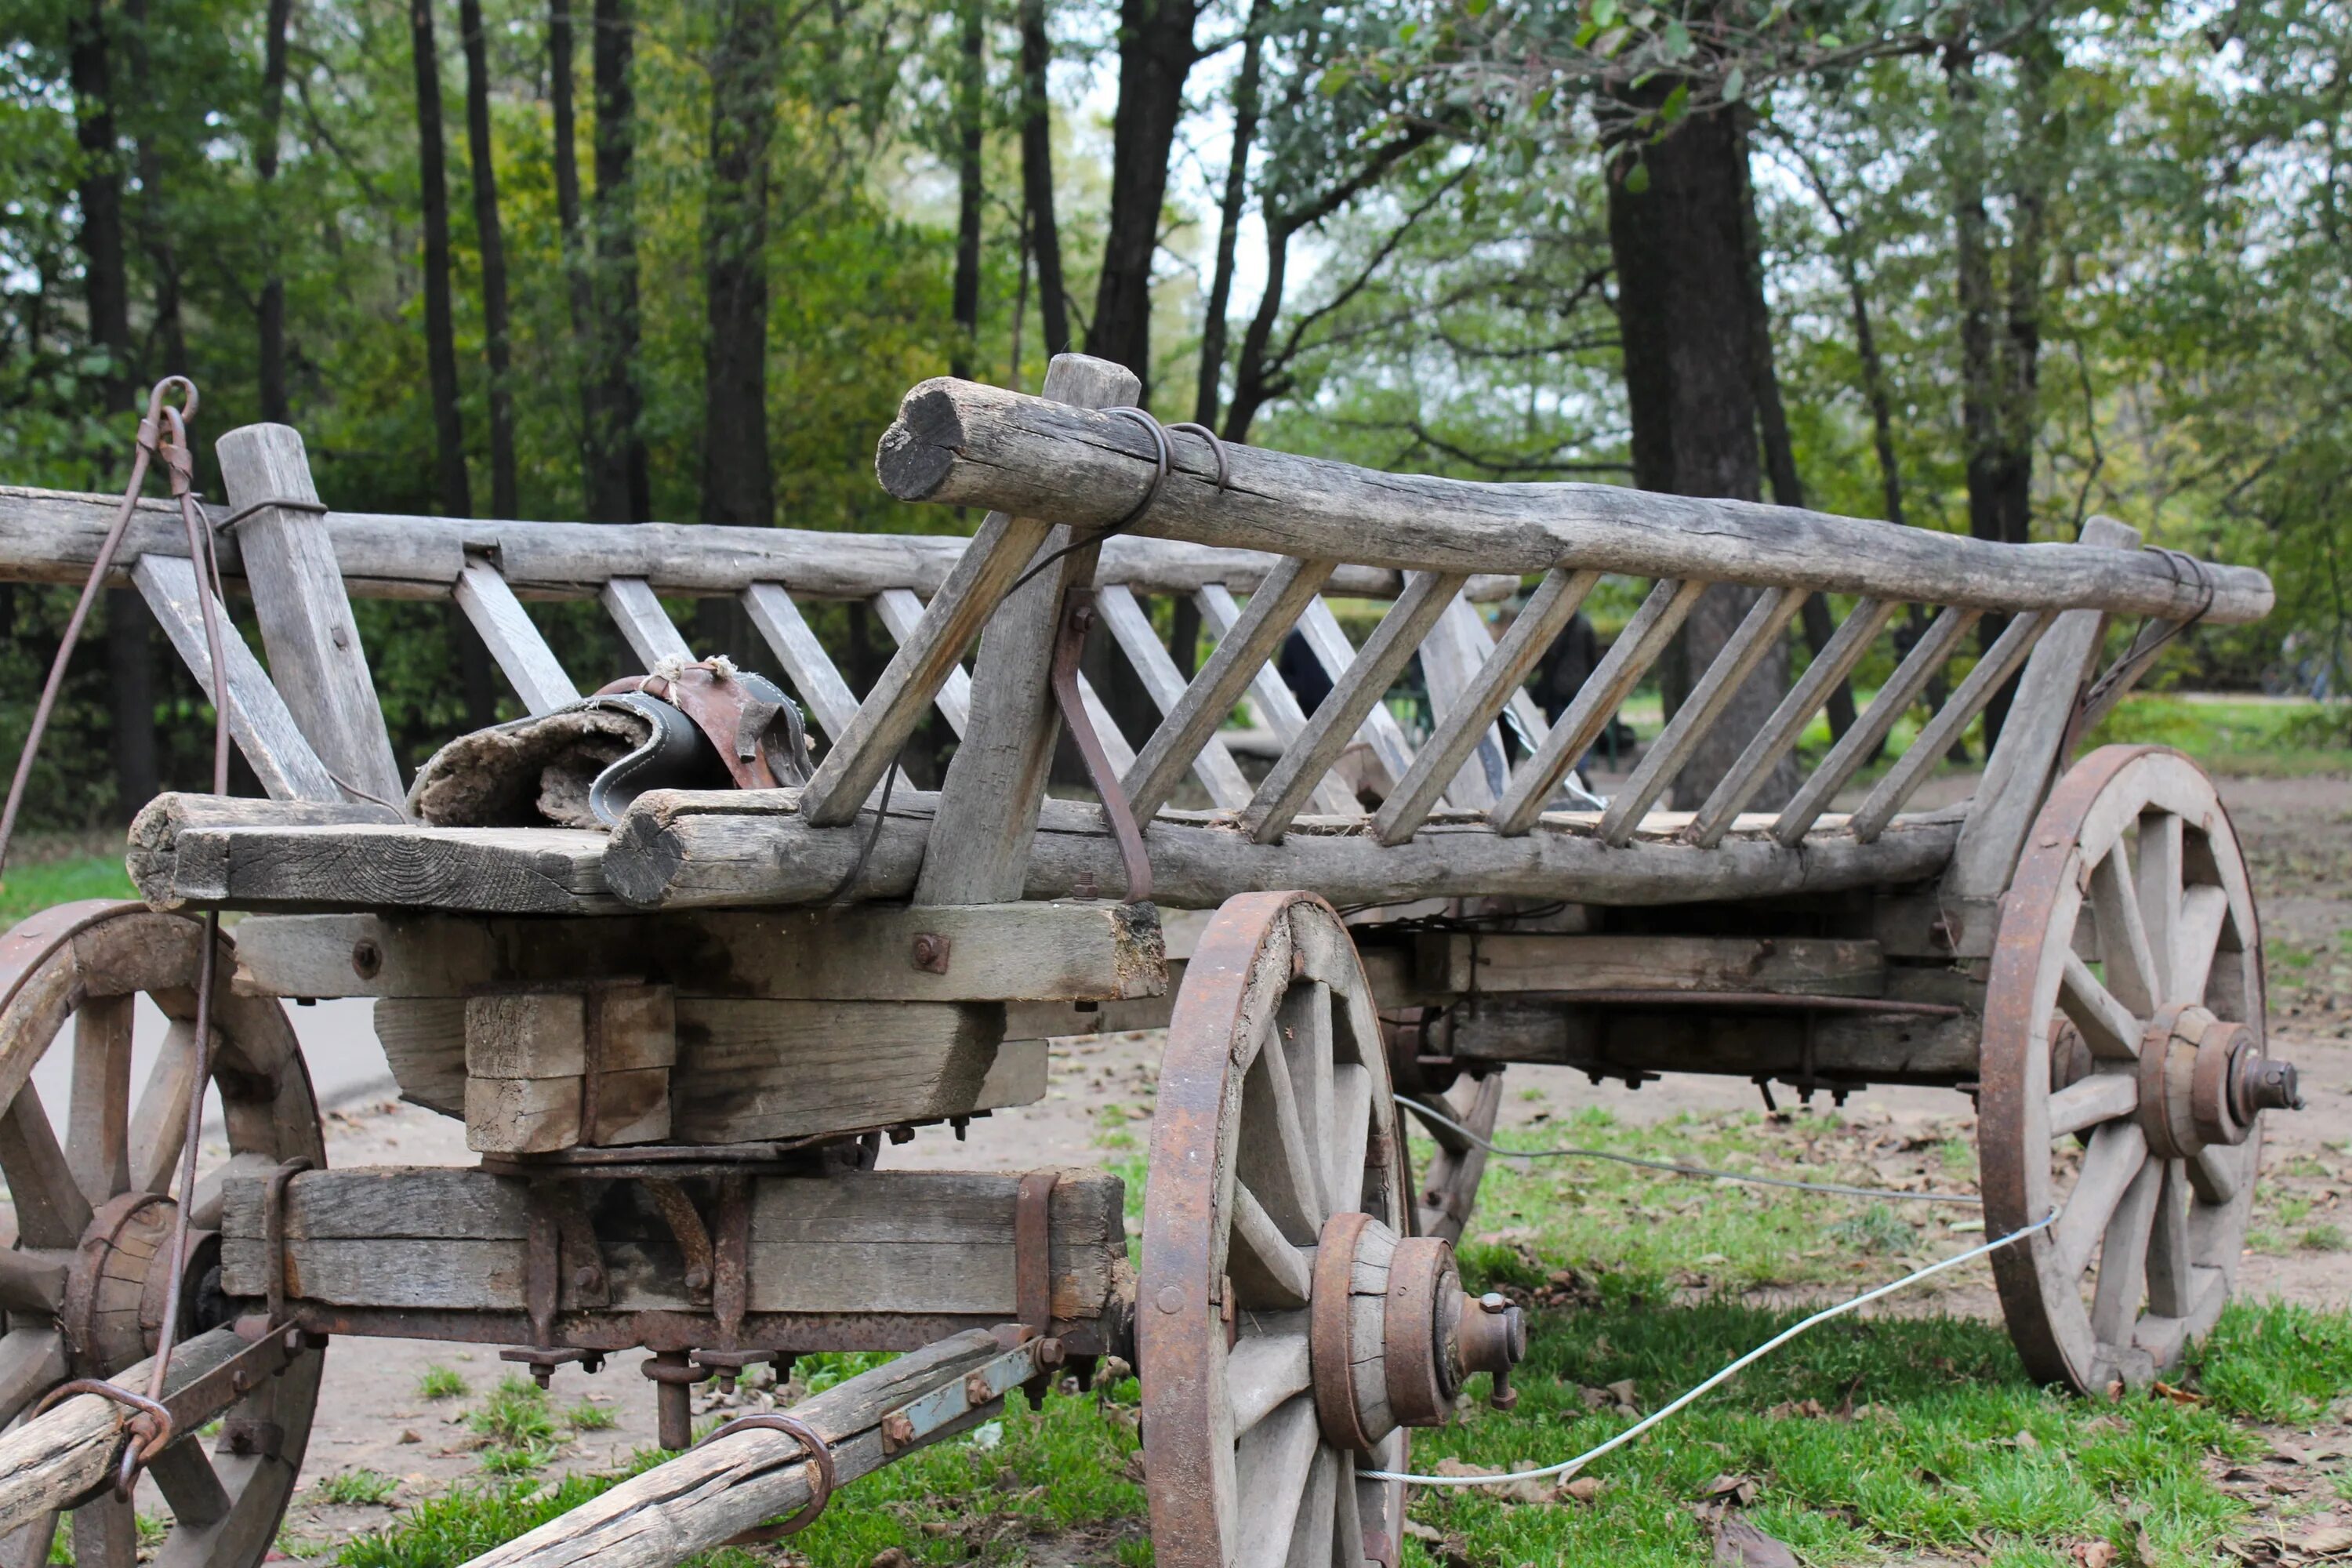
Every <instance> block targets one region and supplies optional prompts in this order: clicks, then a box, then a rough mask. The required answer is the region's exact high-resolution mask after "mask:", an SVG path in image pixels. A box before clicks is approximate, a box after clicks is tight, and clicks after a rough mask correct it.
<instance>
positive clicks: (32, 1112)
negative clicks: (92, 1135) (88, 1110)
mask: <svg viewBox="0 0 2352 1568" xmlns="http://www.w3.org/2000/svg"><path fill="white" fill-rule="evenodd" d="M0 1172H5V1173H6V1175H7V1177H8V1196H9V1199H10V1201H11V1202H13V1203H14V1204H15V1205H16V1235H17V1237H18V1239H20V1240H21V1241H23V1243H24V1244H25V1245H26V1246H27V1247H75V1246H79V1244H80V1242H81V1233H82V1231H83V1230H84V1229H85V1228H86V1227H87V1226H89V1214H90V1205H89V1199H88V1198H86V1197H84V1196H83V1195H82V1191H81V1185H80V1184H79V1183H78V1182H76V1181H75V1180H74V1173H73V1167H72V1166H71V1165H69V1164H68V1163H66V1156H65V1151H64V1150H62V1149H60V1148H58V1134H57V1129H55V1128H54V1127H52V1126H50V1125H49V1115H48V1112H47V1111H46V1110H43V1109H41V1097H40V1095H39V1094H38V1093H37V1091H36V1090H35V1089H34V1088H33V1086H32V1085H31V1084H29V1083H28V1084H26V1086H25V1087H24V1088H22V1089H18V1090H17V1091H16V1099H15V1100H11V1101H9V1104H8V1110H7V1112H6V1113H5V1115H0Z"/></svg>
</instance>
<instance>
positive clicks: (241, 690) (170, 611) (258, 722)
mask: <svg viewBox="0 0 2352 1568" xmlns="http://www.w3.org/2000/svg"><path fill="white" fill-rule="evenodd" d="M131 583H132V584H134V585H135V586H136V587H137V588H138V590H139V596H140V597H141V598H142V599H145V600H146V601H147V607H148V608H149V609H151V610H152V611H153V612H154V613H155V619H156V622H157V623H158V624H159V625H161V626H163V635H164V636H166V637H170V638H171V639H172V648H173V652H175V653H177V654H178V655H179V656H180V662H181V663H183V664H184V665H186V666H187V667H188V671H189V673H190V674H192V675H194V677H195V678H196V684H197V685H198V686H200V687H202V688H203V689H204V693H205V696H206V697H208V698H211V699H213V700H215V701H218V700H219V694H218V692H217V691H216V689H215V687H214V684H213V660H212V654H211V652H210V651H209V649H208V648H207V647H205V627H204V621H203V619H202V617H203V614H204V610H203V601H202V600H201V599H199V598H198V597H197V589H196V570H195V568H194V567H193V566H191V565H190V564H188V561H187V558H186V557H185V556H181V555H142V556H141V557H140V558H139V559H138V560H137V561H136V562H135V563H132V565H131ZM214 603H215V605H218V604H219V603H220V601H218V600H217V599H215V601H214ZM219 614H220V628H221V657H222V658H225V659H226V660H227V661H228V732H229V734H230V735H231V736H232V737H233V738H234V739H235V740H236V749H237V750H238V751H240V752H244V753H245V760H246V761H247V763H251V764H252V765H253V773H254V776H255V777H256V778H258V779H259V780H260V781H261V787H262V788H263V789H265V790H267V791H268V794H269V798H270V799H272V800H331V801H340V800H341V799H342V798H343V792H342V791H341V790H340V789H338V788H336V787H335V781H334V779H333V778H332V777H331V776H330V775H329V774H328V773H327V765H326V763H322V762H320V760H319V753H318V752H314V751H312V750H311V749H310V742H309V741H307V740H305V739H303V736H302V731H301V728H300V727H299V725H297V724H296V723H295V722H294V715H293V713H292V712H291V711H289V710H288V709H287V706H286V700H285V699H284V698H282V697H280V696H278V688H277V687H276V686H274V685H272V684H271V683H270V679H269V675H268V671H267V670H265V669H263V668H261V661H260V660H259V659H257V658H254V657H253V650H252V649H251V648H249V647H246V646H245V638H244V637H243V636H242V635H241V634H240V633H239V632H238V631H237V629H236V622H234V621H232V620H231V619H230V618H229V614H228V611H227V610H226V608H225V607H224V608H222V609H221V610H220V612H219Z"/></svg>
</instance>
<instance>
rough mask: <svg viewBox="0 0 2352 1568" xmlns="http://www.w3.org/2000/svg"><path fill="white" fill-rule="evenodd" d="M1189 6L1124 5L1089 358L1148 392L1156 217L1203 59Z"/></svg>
mask: <svg viewBox="0 0 2352 1568" xmlns="http://www.w3.org/2000/svg"><path fill="white" fill-rule="evenodd" d="M1199 15H1200V7H1199V6H1198V5H1195V4H1194V3H1193V0H1119V29H1118V109H1117V110H1116V111H1114V112H1113V114H1112V116H1111V164H1110V220H1109V225H1108V230H1107V232H1106V233H1105V235H1104V237H1103V265H1102V277H1101V279H1099V281H1098V282H1097V285H1096V288H1095V317H1094V320H1093V321H1092V322H1090V323H1089V324H1088V325H1087V353H1090V354H1094V355H1096V356H1097V357H1098V358H1101V359H1107V360H1112V361H1115V362H1116V363H1119V364H1123V365H1125V366H1127V368H1128V369H1129V370H1131V371H1133V372H1135V374H1137V375H1138V376H1139V377H1140V378H1141V379H1142V382H1143V385H1144V400H1145V401H1147V402H1149V401H1150V387H1151V262H1152V258H1154V257H1155V256H1157V255H1158V254H1159V250H1160V207H1161V206H1162V205H1164V204H1165V202H1166V201H1167V198H1168V159H1169V154H1170V153H1171V152H1172V151H1173V149H1174V147H1175V144H1176V123H1177V121H1179V120H1180V119H1181V118H1182V116H1183V112H1184V79H1185V78H1186V77H1187V76H1189V75H1191V74H1192V62H1193V61H1194V60H1195V59H1196V58H1199V56H1198V53H1197V51H1196V50H1195V49H1194V48H1193V47H1192V24H1193V22H1194V21H1195V20H1196V19H1197V17H1198V16H1199Z"/></svg>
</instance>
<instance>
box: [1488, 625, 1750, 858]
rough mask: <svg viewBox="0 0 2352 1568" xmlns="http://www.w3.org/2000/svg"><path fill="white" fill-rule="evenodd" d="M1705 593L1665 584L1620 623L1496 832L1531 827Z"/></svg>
mask: <svg viewBox="0 0 2352 1568" xmlns="http://www.w3.org/2000/svg"><path fill="white" fill-rule="evenodd" d="M1706 587H1707V585H1706V584H1705V583H1701V582H1696V581H1687V582H1685V581H1676V580H1675V579H1673V578H1666V579H1663V580H1661V581H1660V582H1659V584H1658V585H1657V586H1656V587H1654V588H1652V589H1651V590H1650V595H1649V597H1648V598H1646V599H1643V601H1642V607H1641V608H1640V609H1638V610H1636V611H1634V612H1633V619H1632V620H1630V621H1628V622H1626V623H1625V626H1624V629H1623V630H1622V631H1621V632H1619V633H1618V634H1617V640H1616V641H1615V642H1613V643H1612V644H1610V646H1609V651H1608V652H1607V653H1605V654H1602V655H1601V662H1600V663H1599V664H1597V665H1595V666H1594V667H1593V669H1592V673H1591V676H1589V677H1587V678H1586V679H1585V682H1584V684H1583V685H1582V686H1581V687H1580V688H1578V689H1577V693H1576V696H1575V697H1574V698H1573V699H1572V700H1570V702H1569V705H1568V710H1567V711H1565V712H1563V713H1562V714H1560V716H1559V723H1557V724H1555V725H1553V726H1552V727H1551V733H1550V734H1549V735H1546V736H1545V737H1544V743H1543V745H1542V746H1541V747H1540V748H1539V749H1538V751H1537V752H1536V754H1535V755H1534V756H1532V757H1530V758H1528V760H1527V761H1526V762H1524V763H1520V764H1519V771H1518V775H1517V777H1516V778H1514V779H1513V780H1512V781H1511V788H1510V793H1509V794H1508V795H1505V796H1504V797H1503V802H1502V804H1501V805H1498V806H1496V808H1495V812H1494V817H1495V826H1496V827H1497V828H1498V829H1499V830H1501V831H1502V832H1504V833H1507V834H1518V833H1525V832H1526V831H1528V827H1529V826H1532V825H1533V824H1534V822H1535V820H1536V818H1537V816H1538V815H1539V814H1540V813H1541V812H1542V811H1543V808H1544V805H1545V803H1546V802H1547V801H1549V800H1550V799H1551V795H1552V791H1553V790H1555V789H1557V788H1559V781H1560V779H1561V777H1562V776H1563V775H1565V774H1566V773H1567V772H1568V771H1569V770H1570V768H1572V767H1574V766H1575V765H1576V763H1577V762H1578V760H1579V759H1580V758H1581V757H1582V756H1583V755H1584V753H1585V752H1587V751H1588V750H1590V749H1591V745H1592V742H1595V741H1597V740H1599V739H1600V738H1601V731H1602V730H1603V729H1605V728H1606V727H1607V726H1608V724H1609V721H1611V720H1612V719H1614V718H1615V717H1616V716H1617V710H1618V709H1620V708H1622V707H1623V706H1624V704H1625V699H1626V698H1628V697H1630V696H1632V695H1633V688H1634V687H1635V686H1637V685H1639V684H1640V683H1641V679H1642V677H1643V674H1644V673H1646V672H1647V671H1648V669H1649V668H1650V666H1651V665H1653V664H1654V663H1656V662H1657V658H1658V656H1659V655H1660V654H1662V653H1664V651H1665V650H1666V645H1667V644H1668V643H1670V642H1672V641H1673V640H1674V637H1675V633H1676V632H1677V631H1680V630H1681V629H1682V624H1683V617H1684V616H1687V615H1689V614H1690V608H1691V606H1692V605H1695V604H1696V603H1698V596H1699V595H1701V594H1704V593H1705V592H1706Z"/></svg>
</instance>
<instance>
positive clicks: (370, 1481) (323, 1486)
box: [310, 1470, 400, 1508]
mask: <svg viewBox="0 0 2352 1568" xmlns="http://www.w3.org/2000/svg"><path fill="white" fill-rule="evenodd" d="M399 1489H400V1482H399V1480H398V1479H396V1478H394V1477H392V1476H387V1475H385V1474H383V1472H382V1471H380V1470H338V1471H336V1472H335V1473H334V1474H333V1475H331V1476H322V1477H320V1479H319V1480H318V1481H317V1483H316V1484H314V1485H313V1486H312V1487H311V1488H310V1491H311V1494H312V1495H313V1496H314V1497H316V1498H317V1499H318V1500H320V1502H327V1503H333V1504H335V1505H337V1506H338V1507H342V1508H368V1507H373V1506H374V1505H376V1504H379V1503H388V1502H390V1501H391V1500H392V1494H393V1493H394V1492H396V1491H398V1490H399Z"/></svg>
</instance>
